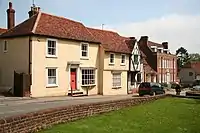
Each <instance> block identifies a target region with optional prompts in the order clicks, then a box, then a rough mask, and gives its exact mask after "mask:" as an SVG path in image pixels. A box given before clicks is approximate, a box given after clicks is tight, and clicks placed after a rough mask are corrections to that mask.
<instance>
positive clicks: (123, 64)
mask: <svg viewBox="0 0 200 133" xmlns="http://www.w3.org/2000/svg"><path fill="white" fill-rule="evenodd" d="M123 56H124V63H122V60H123V58H122V57H123ZM121 65H122V66H125V65H126V55H125V54H121Z"/></svg>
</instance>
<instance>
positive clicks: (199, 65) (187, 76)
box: [179, 62, 200, 84]
mask: <svg viewBox="0 0 200 133" xmlns="http://www.w3.org/2000/svg"><path fill="white" fill-rule="evenodd" d="M179 78H180V81H181V83H184V84H191V83H192V82H193V81H194V80H195V79H198V80H200V62H189V63H186V64H185V65H184V66H183V68H181V69H180V71H179Z"/></svg>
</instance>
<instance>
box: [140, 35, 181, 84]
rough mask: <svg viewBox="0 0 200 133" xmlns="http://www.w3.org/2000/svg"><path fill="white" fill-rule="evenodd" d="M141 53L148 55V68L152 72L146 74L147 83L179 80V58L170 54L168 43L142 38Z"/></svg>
mask: <svg viewBox="0 0 200 133" xmlns="http://www.w3.org/2000/svg"><path fill="white" fill-rule="evenodd" d="M139 45H140V48H141V51H143V52H144V54H145V55H146V57H147V58H146V60H145V61H146V62H147V66H149V67H150V68H151V69H152V72H151V73H149V74H146V79H145V80H146V81H149V82H159V83H170V82H176V79H177V57H176V55H173V54H171V53H170V51H169V48H168V43H167V42H163V43H162V44H159V43H155V42H152V41H149V40H148V37H147V36H142V37H141V39H140V40H139Z"/></svg>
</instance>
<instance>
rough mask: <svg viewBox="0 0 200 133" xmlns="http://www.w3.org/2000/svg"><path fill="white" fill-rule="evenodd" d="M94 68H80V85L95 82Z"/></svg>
mask: <svg viewBox="0 0 200 133" xmlns="http://www.w3.org/2000/svg"><path fill="white" fill-rule="evenodd" d="M94 78H95V76H94V70H91V69H88V70H82V85H90V84H95V79H94Z"/></svg>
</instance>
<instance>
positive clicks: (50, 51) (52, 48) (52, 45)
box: [48, 40, 56, 55]
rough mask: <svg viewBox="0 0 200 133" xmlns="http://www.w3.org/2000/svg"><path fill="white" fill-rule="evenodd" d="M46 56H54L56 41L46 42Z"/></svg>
mask: <svg viewBox="0 0 200 133" xmlns="http://www.w3.org/2000/svg"><path fill="white" fill-rule="evenodd" d="M48 54H49V55H56V41H51V40H48Z"/></svg>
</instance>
